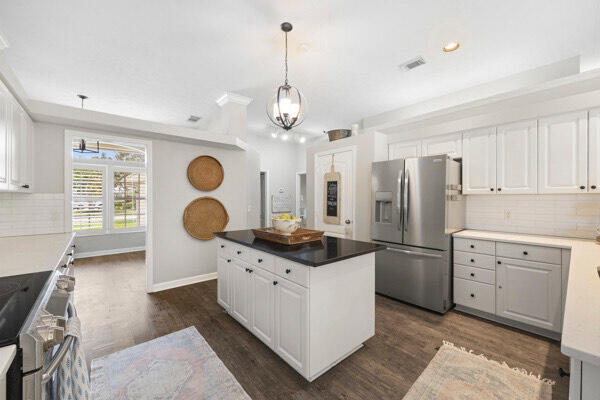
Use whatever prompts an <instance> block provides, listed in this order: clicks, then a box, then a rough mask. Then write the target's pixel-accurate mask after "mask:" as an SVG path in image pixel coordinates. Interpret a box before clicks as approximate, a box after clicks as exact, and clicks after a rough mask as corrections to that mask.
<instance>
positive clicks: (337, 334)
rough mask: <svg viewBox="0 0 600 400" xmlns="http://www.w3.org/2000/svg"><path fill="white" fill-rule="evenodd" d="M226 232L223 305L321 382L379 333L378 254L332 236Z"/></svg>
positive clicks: (220, 259) (222, 240)
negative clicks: (276, 237)
mask: <svg viewBox="0 0 600 400" xmlns="http://www.w3.org/2000/svg"><path fill="white" fill-rule="evenodd" d="M216 235H217V237H218V256H217V266H218V295H217V301H218V303H219V304H220V305H221V306H222V307H223V308H224V309H225V310H226V311H227V312H228V313H229V314H230V315H231V316H232V317H233V318H235V319H236V320H237V321H238V322H239V323H240V324H242V325H243V326H244V327H245V328H246V329H248V330H250V331H251V332H252V333H253V334H254V335H255V336H256V337H258V338H259V339H260V340H262V341H263V342H264V343H265V345H267V346H268V347H270V348H271V349H272V350H273V351H274V352H275V353H277V354H278V355H279V356H280V357H281V358H282V359H283V360H284V361H286V362H287V363H288V364H289V365H290V366H292V368H294V369H295V370H296V371H298V372H299V373H300V374H301V375H302V376H303V377H304V378H306V379H307V380H309V381H313V380H314V379H316V378H317V377H319V376H320V375H322V374H323V373H325V372H326V371H327V370H329V369H330V368H332V367H333V366H335V365H336V364H338V363H339V362H340V361H342V360H343V359H344V358H346V357H348V356H349V355H350V354H352V353H354V352H355V351H356V350H358V349H359V348H360V347H362V343H364V342H365V341H366V340H367V339H369V338H370V337H372V336H373V335H374V334H375V252H376V251H379V250H384V249H385V246H382V245H379V244H375V243H368V242H360V241H355V240H349V239H341V238H336V237H330V236H324V237H323V239H322V240H320V241H317V242H311V243H306V244H303V245H291V246H286V245H281V244H277V243H271V242H268V241H265V240H262V239H258V238H255V237H254V234H253V233H252V231H251V230H241V231H230V232H221V233H217V234H216Z"/></svg>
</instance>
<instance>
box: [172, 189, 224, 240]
mask: <svg viewBox="0 0 600 400" xmlns="http://www.w3.org/2000/svg"><path fill="white" fill-rule="evenodd" d="M228 222H229V215H228V214H227V210H226V209H225V206H223V204H222V203H221V202H220V201H219V200H217V199H215V198H213V197H199V198H197V199H196V200H192V202H191V203H190V204H188V205H187V207H186V208H185V211H184V212H183V226H184V227H185V230H186V231H187V232H188V233H189V234H190V235H191V236H193V237H195V238H196V239H200V240H210V239H214V237H215V235H214V234H213V233H214V232H222V231H223V230H224V229H225V227H226V226H227V223H228Z"/></svg>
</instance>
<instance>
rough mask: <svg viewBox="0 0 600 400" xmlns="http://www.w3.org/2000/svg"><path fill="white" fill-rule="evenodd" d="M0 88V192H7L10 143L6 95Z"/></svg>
mask: <svg viewBox="0 0 600 400" xmlns="http://www.w3.org/2000/svg"><path fill="white" fill-rule="evenodd" d="M2 89H3V88H2V87H0V190H8V171H9V169H8V163H9V158H10V157H9V155H10V150H9V149H10V147H9V145H10V143H9V141H8V136H9V134H8V129H9V126H8V125H9V122H10V116H9V115H8V94H7V93H6V92H4V91H3V90H2Z"/></svg>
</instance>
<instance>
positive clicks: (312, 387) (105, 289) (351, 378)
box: [75, 252, 569, 399]
mask: <svg viewBox="0 0 600 400" xmlns="http://www.w3.org/2000/svg"><path fill="white" fill-rule="evenodd" d="M75 275H76V278H77V285H76V291H75V293H76V294H75V304H76V306H77V309H78V311H79V315H80V317H81V320H82V325H83V335H84V346H85V350H86V352H87V358H88V363H89V362H91V360H92V359H93V358H97V357H101V356H104V355H107V354H110V353H113V352H116V351H119V350H122V349H124V348H126V347H129V346H133V345H135V344H138V343H142V342H145V341H148V340H150V339H153V338H156V337H159V336H162V335H166V334H168V333H170V332H174V331H177V330H180V329H183V328H186V327H188V326H191V325H194V326H195V327H196V328H197V329H198V331H199V332H200V334H202V336H204V338H205V339H206V340H207V342H208V343H209V344H210V346H211V347H212V348H213V350H214V351H215V352H216V353H217V355H218V356H219V358H221V360H223V362H224V363H225V365H226V366H227V368H229V370H230V371H231V372H232V373H233V375H234V376H235V377H236V378H237V380H238V381H239V382H240V384H241V385H242V386H243V387H244V389H245V390H246V391H247V392H248V394H249V395H250V396H251V397H252V398H253V399H290V398H293V399H401V398H402V397H403V396H404V394H405V393H406V392H407V391H408V389H409V388H410V386H411V385H412V383H413V382H414V381H415V380H416V379H417V377H418V376H419V375H420V374H421V372H422V371H423V370H424V369H425V367H426V366H427V364H428V363H429V361H430V360H431V358H433V356H434V355H435V352H436V347H438V346H440V344H441V343H442V340H447V341H450V342H453V343H455V344H456V345H458V346H464V347H466V348H468V349H472V350H474V352H476V353H478V354H479V353H483V354H485V355H486V356H487V357H488V358H490V359H494V360H498V361H506V363H508V365H510V366H511V367H520V368H525V369H526V370H528V371H530V372H533V373H535V374H540V375H541V376H543V377H546V378H550V379H552V380H555V381H556V385H555V386H554V388H553V398H554V399H567V398H568V385H569V383H568V379H569V378H568V377H564V378H561V377H560V376H559V375H558V372H557V371H558V368H559V367H563V368H564V369H566V370H568V367H569V363H568V361H569V360H568V358H567V357H565V356H564V355H562V354H561V353H560V344H559V343H558V342H555V341H552V340H548V339H545V338H542V337H540V336H536V335H532V334H528V333H525V332H522V331H519V330H516V329H512V328H508V327H505V326H503V325H499V324H496V323H492V322H488V321H485V320H482V319H479V318H476V317H472V316H469V315H467V314H463V313H460V312H456V311H451V312H449V313H447V314H446V315H444V316H442V315H438V314H435V313H432V312H429V311H425V310H422V309H420V308H416V307H413V306H410V305H407V304H404V303H401V302H398V301H394V300H391V299H388V298H386V297H382V296H377V298H376V317H375V318H376V319H375V321H376V332H375V336H374V337H373V338H371V339H370V340H368V341H367V342H366V343H365V346H364V347H363V348H362V349H360V350H358V351H357V352H356V353H354V354H353V355H352V356H350V357H349V358H347V359H346V360H344V361H342V362H341V363H340V364H339V365H337V366H336V367H334V368H333V369H331V370H330V371H329V372H327V373H326V374H324V375H323V376H321V377H320V378H318V379H316V380H315V381H314V382H312V383H308V382H307V381H305V380H304V378H302V377H301V376H300V375H298V374H297V373H296V372H295V371H294V370H293V369H292V368H291V367H289V366H288V365H287V364H286V363H285V362H284V361H282V360H281V359H280V358H279V357H278V356H277V355H275V353H273V352H272V351H271V350H270V349H269V348H267V347H266V346H265V345H264V344H263V343H262V342H261V341H259V340H258V339H257V338H255V337H254V336H253V335H252V334H251V333H250V332H248V331H247V330H246V329H245V328H243V327H242V326H241V325H240V324H238V323H237V322H236V321H235V320H234V319H233V318H232V317H230V316H229V315H228V314H227V313H225V312H224V311H223V309H222V308H221V307H220V306H219V305H218V304H217V302H216V298H217V284H216V280H212V281H208V282H203V283H198V284H194V285H189V286H184V287H180V288H176V289H171V290H166V291H163V292H158V293H154V294H146V293H145V290H144V288H145V267H144V253H143V252H138V253H129V254H123V255H114V256H103V257H93V258H87V259H81V260H77V263H76V268H75Z"/></svg>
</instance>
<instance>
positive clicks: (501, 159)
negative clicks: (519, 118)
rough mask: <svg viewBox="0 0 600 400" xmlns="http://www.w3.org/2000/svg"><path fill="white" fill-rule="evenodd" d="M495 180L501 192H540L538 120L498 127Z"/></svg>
mask: <svg viewBox="0 0 600 400" xmlns="http://www.w3.org/2000/svg"><path fill="white" fill-rule="evenodd" d="M496 179H497V182H496V183H497V186H498V188H497V191H498V193H499V194H526V193H537V121H535V120H534V121H523V122H517V123H514V124H509V125H503V126H499V127H498V131H497V134H496Z"/></svg>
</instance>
